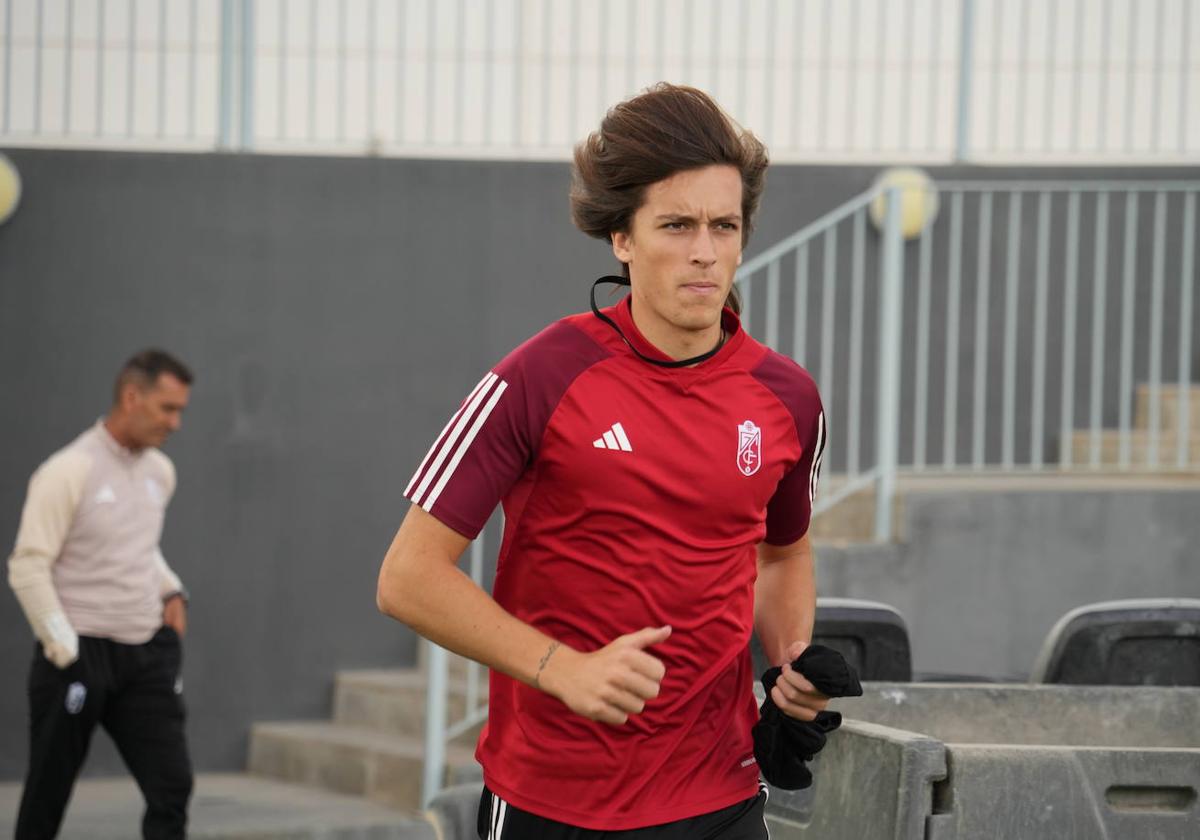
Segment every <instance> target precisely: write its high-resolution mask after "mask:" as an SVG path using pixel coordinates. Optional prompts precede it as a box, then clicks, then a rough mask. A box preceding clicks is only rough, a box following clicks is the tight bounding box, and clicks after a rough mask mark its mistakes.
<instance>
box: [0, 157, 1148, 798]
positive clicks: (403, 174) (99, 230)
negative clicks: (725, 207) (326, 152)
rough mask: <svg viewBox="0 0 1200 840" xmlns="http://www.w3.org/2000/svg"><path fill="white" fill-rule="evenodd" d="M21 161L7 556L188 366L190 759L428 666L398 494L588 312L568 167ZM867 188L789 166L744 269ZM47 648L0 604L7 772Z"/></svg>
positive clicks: (2, 250)
mask: <svg viewBox="0 0 1200 840" xmlns="http://www.w3.org/2000/svg"><path fill="white" fill-rule="evenodd" d="M8 154H9V155H10V157H11V158H12V159H13V160H14V161H15V162H16V164H17V166H18V167H19V168H20V170H21V173H22V175H23V178H24V182H25V196H24V200H23V203H22V206H21V209H20V211H19V212H18V213H17V215H16V216H15V217H14V218H13V219H12V220H11V221H10V222H9V223H8V224H6V225H5V226H3V227H0V382H3V384H4V392H5V400H4V401H3V403H2V406H0V435H2V439H3V440H4V442H5V444H4V446H3V447H0V541H3V542H4V544H5V545H8V544H11V540H12V537H13V535H14V534H15V532H16V526H17V520H18V516H19V511H20V505H21V501H22V498H23V496H24V489H25V482H26V480H27V478H28V475H29V474H30V472H31V471H32V470H33V469H34V468H35V467H36V465H37V464H38V463H39V462H40V461H41V460H42V459H43V458H44V457H45V456H46V455H47V454H48V453H49V452H51V451H52V450H54V449H56V448H57V447H59V446H61V445H63V444H65V443H66V442H67V441H69V440H70V439H71V438H72V437H73V436H74V435H75V434H77V433H78V432H79V431H80V430H81V429H83V428H84V427H85V426H87V425H88V424H90V423H91V422H93V421H94V420H95V418H96V417H97V416H99V415H100V414H101V413H102V412H103V411H104V410H105V406H106V404H107V401H108V397H109V389H110V382H111V378H112V375H113V373H114V371H115V369H116V368H117V366H118V365H119V364H120V362H121V361H122V360H123V359H124V358H125V357H126V356H127V355H128V354H129V353H130V352H131V351H132V350H134V349H136V348H139V347H141V346H144V345H147V344H161V345H163V346H165V347H167V348H169V349H171V350H173V351H175V352H177V353H178V354H179V355H181V356H182V357H183V358H184V359H186V360H187V361H188V362H189V363H191V364H192V365H193V366H194V367H195V369H196V371H197V374H198V377H199V378H198V381H197V383H196V387H195V389H194V395H193V405H192V408H191V409H189V412H188V415H187V418H186V420H185V424H184V428H183V430H182V431H181V432H180V434H179V435H178V436H177V437H176V438H175V439H173V440H172V441H171V442H170V443H169V444H168V446H167V451H168V453H169V454H170V455H171V456H172V457H173V458H174V459H175V462H176V465H177V467H178V470H179V477H180V482H179V489H178V492H177V494H176V498H175V500H174V502H173V504H172V507H171V511H170V514H169V517H168V523H167V528H166V533H165V537H164V548H165V551H166V554H167V556H168V558H169V559H170V560H171V562H172V563H173V565H174V566H175V567H176V568H177V569H178V570H179V571H180V573H181V574H182V576H183V577H184V579H185V580H186V581H187V583H188V585H189V588H190V589H191V592H192V594H193V605H192V629H191V632H190V634H189V637H188V640H187V651H186V656H187V686H188V698H189V703H190V707H191V723H190V732H191V735H192V745H193V750H194V753H195V759H196V764H197V766H199V767H201V768H205V769H222V768H236V767H240V766H242V764H243V762H244V759H245V744H246V734H247V728H248V726H249V724H250V722H251V721H253V720H264V719H280V718H304V717H320V716H324V715H325V714H327V712H328V710H329V704H330V689H331V677H332V674H333V672H334V671H335V670H336V669H338V668H345V667H354V666H387V665H402V664H407V663H410V662H412V661H413V656H414V649H415V641H414V639H413V637H412V635H411V634H409V633H407V632H406V631H404V630H402V629H401V628H399V627H397V626H396V625H394V624H392V623H390V622H388V621H387V620H385V619H383V618H381V617H380V616H378V615H377V614H376V612H375V608H374V603H373V593H374V579H375V574H376V571H377V568H378V563H379V560H380V558H381V557H382V555H383V552H384V550H385V549H386V547H387V544H388V542H389V541H390V539H391V537H392V534H393V533H394V530H395V528H396V526H397V525H398V523H399V521H400V518H401V516H402V515H403V512H404V509H405V503H404V502H403V500H402V498H401V492H402V489H403V487H404V484H405V483H406V482H407V479H408V477H409V474H410V472H411V470H412V469H413V468H414V466H415V464H416V462H417V461H418V460H419V458H420V457H421V456H422V455H423V453H424V451H425V448H426V447H427V445H428V443H429V441H430V440H431V438H432V437H433V435H434V434H436V432H437V431H438V430H439V429H440V428H441V426H442V424H443V423H444V421H445V418H446V416H447V415H448V413H449V412H450V411H451V410H452V409H453V408H454V407H455V406H456V405H457V403H458V401H459V400H460V399H461V398H462V396H463V395H464V394H465V393H466V391H467V390H468V389H469V388H470V387H471V386H472V385H473V384H474V383H475V382H476V381H477V380H478V378H479V376H480V375H481V374H482V372H483V370H484V369H485V368H486V367H487V366H488V365H490V364H491V363H492V362H493V361H495V360H496V359H497V358H499V357H500V356H501V355H502V354H503V353H504V352H506V351H507V350H508V349H509V348H511V347H512V346H513V345H515V344H516V343H518V342H519V341H521V340H522V339H524V338H525V337H527V336H529V335H531V334H532V333H534V332H536V331H537V330H538V329H540V328H541V327H542V326H543V325H544V324H545V323H547V322H548V321H550V320H552V319H554V318H556V317H558V316H560V315H563V314H565V313H568V312H573V311H580V310H582V309H584V308H585V306H586V291H587V288H588V285H589V283H590V281H591V280H592V279H594V278H595V277H596V276H598V275H600V274H603V273H607V272H609V271H611V270H612V268H613V267H614V264H613V261H612V258H611V255H610V254H609V252H608V250H607V248H606V247H605V246H604V245H603V244H601V243H598V242H594V241H591V240H588V239H586V238H584V237H583V236H581V235H580V234H578V233H577V232H575V231H574V229H573V228H572V227H571V225H570V222H569V219H568V216H567V202H566V191H567V168H566V166H565V165H563V164H549V163H495V162H492V163H484V162H463V161H405V160H380V159H336V158H322V159H311V158H298V157H254V156H234V155H151V154H120V153H96V152H65V151H49V150H11V151H9V152H8ZM875 172H876V170H875V168H874V167H849V168H833V167H806V168H805V167H789V168H779V169H777V170H774V171H773V172H772V173H771V175H770V178H769V185H768V190H767V195H766V199H765V201H764V204H763V208H762V216H761V221H760V224H759V228H758V232H757V234H756V236H755V239H754V242H753V247H752V249H751V252H753V251H754V249H756V248H761V247H763V246H764V245H767V244H769V243H771V242H772V241H774V240H776V239H778V238H780V237H782V236H784V235H785V234H787V233H790V232H791V231H793V230H795V229H796V228H798V227H799V226H800V225H802V224H804V223H806V222H808V221H811V220H812V219H814V218H816V217H818V216H819V215H821V214H822V213H824V212H826V211H827V210H829V209H830V208H832V207H835V206H837V205H838V204H839V203H840V202H841V201H843V200H844V199H846V198H848V197H850V196H852V195H854V194H856V193H857V192H859V191H860V190H862V189H863V188H865V187H866V186H867V185H868V184H869V182H870V181H871V179H872V178H873V177H874V175H875ZM953 174H957V175H962V174H965V173H964V172H955V173H953ZM995 174H997V175H998V176H1004V177H1013V176H1014V175H1016V174H1020V173H1015V172H1004V171H1001V172H997V173H995ZM1132 174H1136V173H1132ZM1132 174H1128V173H1127V175H1129V176H1132ZM1159 174H1163V175H1169V174H1171V173H1159ZM884 600H887V599H886V598H885V599H884ZM32 647H33V646H32V641H31V637H30V636H29V634H28V630H27V628H26V626H25V623H24V620H23V618H22V617H21V615H20V612H19V609H18V607H17V604H16V602H15V600H14V599H13V598H12V597H11V596H8V595H2V596H0V673H4V674H5V675H6V678H5V679H4V680H3V681H2V682H0V720H4V721H7V722H8V724H7V725H5V726H3V727H0V778H11V777H15V776H19V775H20V773H21V772H22V768H23V766H24V761H25V728H24V724H23V721H24V720H25V715H26V710H25V699H24V689H23V683H24V675H25V672H26V669H27V664H28V661H29V658H30V656H31V653H32ZM103 740H104V739H100V741H101V742H103ZM94 758H95V760H94V761H93V762H91V769H92V771H93V772H103V771H106V770H111V769H112V768H115V767H116V766H118V761H117V759H116V758H115V756H114V755H113V753H112V751H111V750H106V749H103V748H102V749H101V752H100V753H99V754H98V755H96V756H94Z"/></svg>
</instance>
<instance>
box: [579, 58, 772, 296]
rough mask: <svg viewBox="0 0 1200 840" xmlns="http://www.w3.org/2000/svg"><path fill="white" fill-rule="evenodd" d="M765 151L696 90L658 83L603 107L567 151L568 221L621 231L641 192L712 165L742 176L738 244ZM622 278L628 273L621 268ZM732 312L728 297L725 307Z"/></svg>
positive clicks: (752, 207)
mask: <svg viewBox="0 0 1200 840" xmlns="http://www.w3.org/2000/svg"><path fill="white" fill-rule="evenodd" d="M767 162H768V161H767V150H766V147H765V146H763V144H762V142H761V141H760V140H759V139H758V138H757V137H755V136H754V135H753V134H751V133H750V132H749V131H746V130H745V129H743V128H742V127H741V126H739V125H738V124H737V123H736V122H734V121H733V119H732V118H730V117H729V115H728V114H726V113H725V112H724V111H722V110H721V107H720V106H719V105H717V103H716V102H714V101H713V99H712V97H710V96H709V95H708V94H706V93H705V92H704V91H701V90H697V89H696V88H694V87H686V86H683V85H672V84H668V83H667V82H660V83H659V84H657V85H654V86H653V87H651V88H649V89H648V90H647V91H645V92H644V93H641V94H639V95H637V96H635V97H633V98H632V99H627V100H625V101H624V102H621V103H620V104H618V105H616V106H614V107H613V108H611V109H609V112H608V113H607V114H606V115H605V117H604V119H603V121H601V123H600V128H599V130H597V131H594V132H592V133H591V134H590V135H588V137H587V138H586V139H585V140H584V141H583V142H581V143H580V144H579V145H578V146H576V147H575V165H574V167H573V168H572V172H571V218H572V220H573V221H574V222H575V226H576V227H577V228H579V229H580V230H581V231H583V232H584V233H586V234H587V235H588V236H594V237H596V238H597V239H603V240H605V241H611V239H612V234H614V233H617V232H622V233H628V231H629V226H630V223H631V222H632V220H633V214H634V213H636V212H637V209H638V208H639V207H641V206H642V202H643V200H644V198H645V195H646V188H647V187H649V186H650V185H651V184H654V183H657V182H659V181H662V180H663V179H665V178H669V177H670V176H672V175H674V174H675V173H676V172H683V171H686V170H689V169H702V168H704V167H706V166H713V165H716V164H728V165H730V166H734V167H736V168H737V170H738V172H740V173H741V176H742V245H743V246H745V244H746V242H747V241H748V240H749V238H750V233H751V231H752V230H753V227H754V214H755V213H756V212H757V211H758V202H759V199H760V198H761V197H762V191H763V186H764V183H765V181H766V174H767ZM624 271H625V274H626V276H628V273H629V267H628V266H624ZM727 303H728V304H729V305H731V306H732V307H733V308H734V309H735V310H740V309H741V306H740V303H741V302H740V301H739V300H738V299H737V295H736V292H735V291H731V293H730V299H729V300H728V301H727Z"/></svg>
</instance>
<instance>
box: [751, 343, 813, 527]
mask: <svg viewBox="0 0 1200 840" xmlns="http://www.w3.org/2000/svg"><path fill="white" fill-rule="evenodd" d="M754 376H755V378H756V379H758V380H759V381H760V382H762V383H763V384H764V385H765V386H766V387H768V388H770V389H771V391H772V392H773V393H774V394H775V396H777V397H778V398H779V401H780V402H782V403H783V405H784V406H786V407H787V409H788V411H789V412H790V413H791V415H792V422H793V423H795V424H796V439H797V441H798V442H799V444H800V457H799V459H798V460H797V461H796V463H795V464H794V465H793V466H792V468H791V469H790V470H788V472H787V473H786V474H785V475H784V476H783V478H782V479H780V481H779V486H778V487H776V488H775V495H774V496H772V497H771V501H770V502H768V504H767V535H766V538H765V540H766V542H768V543H770V544H771V545H790V544H791V543H794V542H795V541H796V540H798V539H800V538H801V537H803V536H804V535H805V534H807V533H808V524H809V520H810V519H811V518H812V506H813V502H814V501H816V498H817V482H818V481H819V480H820V477H821V456H822V454H824V451H825V436H826V429H825V412H824V409H823V408H822V406H821V395H820V394H819V393H818V392H817V384H816V383H815V382H813V379H812V377H811V376H809V374H808V371H806V370H805V369H804V368H802V367H800V366H799V365H798V364H796V363H795V362H793V361H792V360H791V359H788V358H785V357H783V356H781V355H779V354H778V353H774V352H770V353H768V354H767V356H766V357H765V358H764V359H763V361H762V362H761V363H760V364H759V365H758V367H756V368H755V370H754Z"/></svg>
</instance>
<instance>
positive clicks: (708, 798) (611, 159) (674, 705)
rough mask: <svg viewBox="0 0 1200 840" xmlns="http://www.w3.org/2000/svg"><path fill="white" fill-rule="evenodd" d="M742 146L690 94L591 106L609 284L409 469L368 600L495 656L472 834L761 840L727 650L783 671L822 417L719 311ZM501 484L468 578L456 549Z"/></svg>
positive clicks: (578, 180)
mask: <svg viewBox="0 0 1200 840" xmlns="http://www.w3.org/2000/svg"><path fill="white" fill-rule="evenodd" d="M766 166H767V158H766V153H765V150H764V149H763V147H762V145H761V143H759V142H758V140H756V139H755V138H754V137H753V136H752V135H750V134H748V133H746V132H744V131H742V130H741V129H739V128H738V127H737V126H736V125H735V124H734V123H733V122H732V121H731V120H730V119H729V118H728V117H727V116H726V115H725V114H724V113H723V112H722V111H721V110H720V109H719V108H718V107H717V106H716V104H715V103H714V102H713V101H712V100H711V99H710V98H709V97H708V96H706V95H705V94H703V93H701V92H700V91H698V90H695V89H692V88H686V87H677V86H672V85H659V86H656V87H655V88H653V89H651V90H650V91H648V92H646V93H644V94H642V95H640V96H637V97H635V98H633V99H631V100H629V101H627V102H624V103H621V104H620V105H618V106H616V107H615V108H614V109H612V110H611V111H610V112H609V114H608V115H607V117H606V118H605V120H604V121H603V123H602V125H601V127H600V130H599V131H598V132H596V133H594V134H593V135H591V136H590V137H589V138H588V139H587V140H586V141H585V142H584V143H582V144H580V146H579V147H578V149H577V151H576V155H575V170H574V183H573V187H572V195H571V200H572V212H573V215H574V219H575V222H576V224H577V226H579V227H580V228H581V229H582V230H583V231H584V232H585V233H588V234H590V235H592V236H597V237H600V238H603V239H605V240H606V241H609V242H610V243H611V245H612V249H613V253H614V254H615V256H616V257H617V259H618V260H619V261H620V263H621V264H622V270H623V274H622V276H621V277H614V278H605V280H606V281H607V282H615V283H618V284H621V285H629V286H630V288H631V293H630V294H629V296H628V297H626V298H625V299H623V300H622V301H621V302H619V303H618V304H617V305H615V306H611V307H609V308H607V309H604V310H601V309H598V308H596V306H595V303H594V302H593V312H589V313H584V314H581V315H576V316H571V317H568V318H566V319H564V320H562V321H560V322H558V323H556V324H553V325H551V326H550V327H548V328H547V329H546V330H544V331H543V332H541V333H540V334H539V335H537V336H535V337H534V338H532V339H530V340H529V341H527V342H526V343H525V344H523V345H521V346H520V347H518V348H517V349H516V350H514V351H513V352H512V353H510V354H509V355H508V356H507V357H506V358H505V359H504V360H503V361H501V362H500V363H499V364H498V365H496V367H495V368H493V369H492V371H490V372H489V373H488V374H487V375H486V376H485V377H484V379H483V380H482V381H481V382H480V383H479V385H478V386H477V387H476V388H475V390H474V391H473V392H472V393H471V395H470V396H468V398H467V399H466V401H465V402H464V403H463V404H462V406H461V407H460V409H459V410H458V412H457V413H456V414H455V415H454V416H453V417H452V418H451V420H450V422H449V423H448V424H447V426H446V428H445V430H444V431H443V433H442V434H441V435H440V436H439V438H438V439H437V441H436V442H435V443H434V445H433V448H432V449H431V450H430V452H429V454H428V455H427V456H426V458H425V460H424V461H423V462H422V463H421V465H420V467H419V468H418V469H417V472H416V474H415V475H414V476H413V479H412V481H411V482H410V484H409V485H408V487H407V490H406V494H405V495H406V496H407V497H408V498H409V499H410V500H411V501H412V502H413V506H412V508H411V509H410V511H409V513H408V515H407V516H406V517H405V520H404V523H403V524H402V526H401V528H400V531H399V533H398V534H397V536H396V539H395V541H394V542H393V544H392V546H391V548H390V549H389V551H388V553H387V556H386V558H385V560H384V563H383V568H382V570H381V573H380V579H379V590H378V602H379V606H380V608H381V609H382V610H384V611H385V612H386V613H388V614H389V615H392V616H394V617H396V618H398V619H399V620H401V621H403V622H405V623H406V624H408V625H410V626H411V627H413V628H414V629H415V630H416V631H417V632H419V633H421V634H422V635H425V636H427V637H428V638H430V639H432V640H433V641H435V642H437V643H438V644H441V645H443V646H445V647H447V648H449V649H451V650H453V651H456V652H458V653H460V654H462V655H464V656H468V657H471V658H473V659H475V660H477V661H479V662H482V663H484V664H486V665H487V666H489V667H490V668H491V669H492V678H491V688H490V695H489V703H490V706H489V719H488V723H487V726H486V728H485V730H484V732H483V734H482V735H481V737H480V742H479V747H478V750H477V756H478V758H479V760H480V762H481V763H482V765H483V768H484V782H485V789H484V793H483V798H482V800H481V803H480V837H481V838H499V840H512V838H531V837H539V838H592V837H596V838H599V837H605V836H615V835H616V834H618V833H619V835H620V837H622V838H630V840H633V839H634V838H637V839H638V840H641V838H645V840H650V838H656V839H657V838H680V839H681V840H682V838H721V839H722V840H749V839H750V838H755V840H757V838H765V837H766V836H767V835H766V828H765V825H764V822H763V806H764V802H765V794H764V793H763V792H762V791H761V789H760V786H759V781H758V770H757V767H756V766H755V759H754V752H753V744H752V740H751V727H752V726H753V724H754V722H755V720H756V719H757V707H756V703H755V699H754V696H753V692H752V686H753V683H754V679H755V675H754V674H753V673H752V670H751V661H750V655H749V652H748V647H747V646H748V642H749V639H750V634H751V631H752V630H753V629H757V631H758V633H759V636H760V638H761V640H762V642H763V645H764V648H765V650H766V652H767V655H768V657H770V658H771V660H772V661H773V663H774V664H783V663H786V662H790V661H791V660H792V659H794V658H795V657H796V656H797V655H799V653H800V652H801V651H802V650H803V649H804V647H805V646H806V644H807V642H808V640H809V638H810V636H811V632H812V621H813V612H814V605H815V589H814V584H813V574H812V551H811V548H810V546H809V542H808V539H807V537H806V534H807V530H808V522H809V515H810V512H811V504H812V499H813V496H814V494H815V491H816V483H817V478H818V475H819V471H820V458H821V452H822V449H823V446H824V441H825V426H824V415H823V413H822V411H821V403H820V399H819V397H818V395H817V389H816V387H815V385H814V384H813V381H812V379H811V378H810V377H809V376H808V374H807V373H805V372H804V371H803V369H801V368H800V367H799V366H798V365H796V364H795V363H794V362H792V361H790V360H788V359H786V358H784V357H782V356H780V355H779V354H777V353H774V352H773V351H770V350H768V349H767V348H765V347H763V346H762V345H760V344H758V343H757V342H756V341H754V340H753V339H752V338H750V337H749V336H747V335H746V334H745V332H743V331H742V329H741V327H740V325H739V322H738V318H737V314H736V307H737V303H736V297H735V296H734V294H733V279H734V274H735V272H736V270H737V265H738V263H739V262H740V260H741V253H742V248H743V247H744V245H745V242H746V237H747V235H748V233H749V231H750V227H751V222H752V219H753V216H754V212H755V210H756V209H757V206H758V201H759V197H760V195H761V191H762V186H763V179H764V175H765V170H766ZM594 293H595V288H594V287H593V295H594ZM593 300H594V299H593ZM727 303H728V304H730V305H729V306H726V304H727ZM498 502H502V503H503V505H504V511H505V517H506V518H505V533H504V540H503V544H502V546H501V549H500V556H499V560H498V565H497V571H496V582H495V587H494V590H493V597H488V595H487V594H486V593H484V592H482V591H481V590H480V589H479V588H478V587H477V586H475V584H474V583H472V582H471V580H470V579H469V578H467V577H466V576H465V575H463V574H462V573H461V572H460V571H459V570H458V569H457V567H456V562H457V560H458V557H459V555H460V554H461V553H462V551H463V550H464V549H465V548H466V546H467V545H468V543H469V541H470V539H472V538H473V537H474V536H475V535H476V534H477V533H478V532H479V530H480V529H481V528H482V526H483V525H484V523H485V522H486V521H487V519H488V517H489V515H490V514H491V512H492V510H493V508H494V507H495V505H496V504H497V503H498ZM772 696H773V698H774V700H775V702H776V704H777V705H778V706H779V707H780V709H781V710H782V711H783V712H784V713H785V714H788V715H791V716H793V717H796V718H799V719H802V720H811V719H812V718H813V717H814V716H815V715H816V713H817V712H818V711H819V710H821V709H823V708H824V706H825V703H826V702H827V698H825V697H824V696H823V695H820V694H819V693H817V692H816V690H815V689H814V688H813V687H812V685H811V684H810V683H808V681H807V680H805V679H804V678H803V677H801V676H800V675H799V674H797V673H795V672H793V671H792V670H791V668H790V667H787V666H786V665H785V667H784V674H783V677H782V679H781V680H780V681H779V683H778V685H777V686H776V688H775V689H773V691H772Z"/></svg>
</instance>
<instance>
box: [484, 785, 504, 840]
mask: <svg viewBox="0 0 1200 840" xmlns="http://www.w3.org/2000/svg"><path fill="white" fill-rule="evenodd" d="M507 816H508V803H507V802H505V801H504V800H503V799H501V798H500V797H499V796H497V795H496V794H494V793H493V794H492V830H491V831H490V832H489V833H488V840H500V838H501V837H503V836H504V820H505V818H506V817H507Z"/></svg>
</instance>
